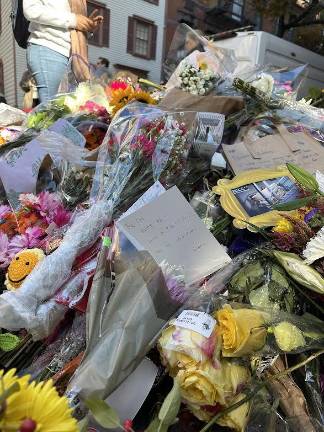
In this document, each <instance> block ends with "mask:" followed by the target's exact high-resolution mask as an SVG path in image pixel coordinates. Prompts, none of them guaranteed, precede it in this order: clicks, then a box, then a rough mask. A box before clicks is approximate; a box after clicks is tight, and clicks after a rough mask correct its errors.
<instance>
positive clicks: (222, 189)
mask: <svg viewBox="0 0 324 432" xmlns="http://www.w3.org/2000/svg"><path fill="white" fill-rule="evenodd" d="M213 192H214V193H215V194H217V195H220V203H221V205H222V207H223V209H224V210H225V211H226V212H227V213H228V214H230V215H231V216H233V217H234V221H233V224H234V226H235V227H236V228H240V229H244V228H248V229H249V230H250V231H254V229H253V226H252V225H255V226H257V227H267V226H273V225H276V223H277V221H278V220H279V219H280V218H281V214H280V212H279V211H277V210H273V207H274V206H275V205H277V204H284V203H287V202H290V201H293V200H295V199H298V198H299V197H300V189H299V187H298V185H297V184H296V182H295V180H294V178H293V177H292V176H291V174H290V172H289V171H288V169H287V168H286V167H278V168H276V169H258V170H253V171H245V172H243V173H241V174H239V175H237V176H236V177H234V178H233V179H232V180H227V179H222V180H219V181H218V183H217V186H215V187H214V188H213ZM285 213H289V212H285Z"/></svg>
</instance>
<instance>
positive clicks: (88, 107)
mask: <svg viewBox="0 0 324 432" xmlns="http://www.w3.org/2000/svg"><path fill="white" fill-rule="evenodd" d="M80 111H87V112H89V113H93V114H96V115H97V116H98V117H106V116H107V115H108V112H107V110H106V108H105V107H103V106H101V105H98V104H97V103H96V102H92V101H88V102H86V103H85V105H83V106H81V107H80Z"/></svg>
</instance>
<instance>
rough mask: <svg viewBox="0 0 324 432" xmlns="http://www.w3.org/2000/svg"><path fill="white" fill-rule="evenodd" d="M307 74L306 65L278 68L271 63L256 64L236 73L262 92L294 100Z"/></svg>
mask: <svg viewBox="0 0 324 432" xmlns="http://www.w3.org/2000/svg"><path fill="white" fill-rule="evenodd" d="M306 76H307V65H301V66H298V67H295V68H288V67H287V68H278V67H275V66H271V65H262V66H256V67H254V68H252V69H248V70H246V71H244V72H242V73H240V74H239V75H238V77H239V78H241V79H243V80H244V81H246V82H248V83H250V84H251V85H253V87H255V88H257V89H259V90H261V91H263V92H264V93H267V94H271V95H272V96H278V97H283V98H287V99H290V100H296V99H297V96H298V92H299V91H301V90H302V85H303V81H304V80H305V78H306Z"/></svg>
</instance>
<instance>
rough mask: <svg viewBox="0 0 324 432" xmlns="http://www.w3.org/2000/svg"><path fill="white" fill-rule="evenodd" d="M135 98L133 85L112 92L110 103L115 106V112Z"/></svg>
mask: <svg viewBox="0 0 324 432" xmlns="http://www.w3.org/2000/svg"><path fill="white" fill-rule="evenodd" d="M133 99H135V92H134V89H133V87H132V86H128V87H127V88H125V89H122V88H120V89H118V90H114V91H112V93H111V99H110V101H109V104H110V105H111V106H112V107H113V114H116V112H117V111H118V110H120V109H121V108H123V107H124V106H125V105H127V104H128V103H129V102H130V101H132V100H133Z"/></svg>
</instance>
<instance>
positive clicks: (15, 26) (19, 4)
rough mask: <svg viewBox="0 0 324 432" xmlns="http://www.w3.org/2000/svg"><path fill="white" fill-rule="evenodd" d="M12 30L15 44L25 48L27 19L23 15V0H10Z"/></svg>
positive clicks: (27, 33) (27, 34)
mask: <svg viewBox="0 0 324 432" xmlns="http://www.w3.org/2000/svg"><path fill="white" fill-rule="evenodd" d="M10 18H11V24H12V31H13V34H14V37H15V39H16V42H17V44H18V45H19V46H20V47H21V48H24V49H26V48H27V43H28V38H29V35H30V33H29V30H28V28H29V21H28V20H27V19H26V18H25V16H24V11H23V0H13V1H12V12H11V15H10Z"/></svg>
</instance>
